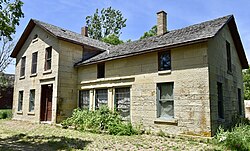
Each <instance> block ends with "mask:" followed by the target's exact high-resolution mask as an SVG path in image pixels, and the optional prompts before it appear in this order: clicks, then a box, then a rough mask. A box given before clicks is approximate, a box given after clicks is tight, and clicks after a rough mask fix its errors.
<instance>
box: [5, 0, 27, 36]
mask: <svg viewBox="0 0 250 151" xmlns="http://www.w3.org/2000/svg"><path fill="white" fill-rule="evenodd" d="M0 4H1V5H0V36H1V37H0V38H3V37H7V38H8V39H9V40H12V38H11V35H12V34H14V33H15V32H16V26H17V25H19V21H20V18H23V17H24V14H23V12H22V9H21V8H22V6H23V2H22V1H21V0H14V1H12V0H0Z"/></svg>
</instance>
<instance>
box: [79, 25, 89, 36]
mask: <svg viewBox="0 0 250 151" xmlns="http://www.w3.org/2000/svg"><path fill="white" fill-rule="evenodd" d="M81 35H83V36H85V37H88V27H87V26H83V27H82V29H81Z"/></svg>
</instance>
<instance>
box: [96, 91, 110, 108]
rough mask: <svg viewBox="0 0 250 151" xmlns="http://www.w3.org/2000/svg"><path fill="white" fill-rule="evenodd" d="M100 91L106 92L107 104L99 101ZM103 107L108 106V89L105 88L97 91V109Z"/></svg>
mask: <svg viewBox="0 0 250 151" xmlns="http://www.w3.org/2000/svg"><path fill="white" fill-rule="evenodd" d="M100 91H105V92H106V103H100V101H99V100H98V97H99V96H98V95H100V94H98V92H100ZM101 105H108V89H106V88H103V89H96V90H95V109H99V108H100V106H101Z"/></svg>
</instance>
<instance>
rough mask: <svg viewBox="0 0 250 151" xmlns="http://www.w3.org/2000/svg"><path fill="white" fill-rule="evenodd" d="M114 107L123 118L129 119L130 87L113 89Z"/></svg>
mask: <svg viewBox="0 0 250 151" xmlns="http://www.w3.org/2000/svg"><path fill="white" fill-rule="evenodd" d="M115 107H116V110H117V111H118V112H119V113H120V115H121V116H122V118H123V120H130V88H116V89H115Z"/></svg>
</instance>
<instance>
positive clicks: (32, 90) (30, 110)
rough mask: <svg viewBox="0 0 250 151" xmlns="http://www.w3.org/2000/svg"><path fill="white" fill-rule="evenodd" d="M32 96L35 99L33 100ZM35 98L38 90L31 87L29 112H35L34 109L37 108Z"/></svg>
mask: <svg viewBox="0 0 250 151" xmlns="http://www.w3.org/2000/svg"><path fill="white" fill-rule="evenodd" d="M32 92H34V93H33V94H34V96H32ZM32 98H33V100H32ZM35 99H36V90H35V89H31V90H30V96H29V112H34V110H35ZM32 102H33V107H32V106H31V104H32ZM32 108H33V109H32Z"/></svg>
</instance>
